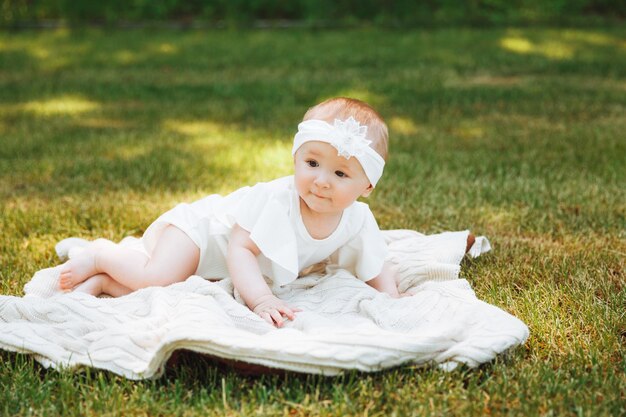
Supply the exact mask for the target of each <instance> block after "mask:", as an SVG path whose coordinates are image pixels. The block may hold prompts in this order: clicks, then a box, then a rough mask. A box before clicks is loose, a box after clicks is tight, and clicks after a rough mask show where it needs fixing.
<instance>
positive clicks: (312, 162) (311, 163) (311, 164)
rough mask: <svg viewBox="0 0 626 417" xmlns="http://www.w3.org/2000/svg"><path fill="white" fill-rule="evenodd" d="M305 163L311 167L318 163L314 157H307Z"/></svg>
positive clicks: (315, 166) (316, 165)
mask: <svg viewBox="0 0 626 417" xmlns="http://www.w3.org/2000/svg"><path fill="white" fill-rule="evenodd" d="M306 163H307V164H308V165H309V166H310V167H312V168H317V167H318V166H319V165H320V164H318V163H317V161H316V160H315V159H309V160H308V161H306Z"/></svg>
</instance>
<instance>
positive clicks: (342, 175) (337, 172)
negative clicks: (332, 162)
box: [335, 171, 347, 178]
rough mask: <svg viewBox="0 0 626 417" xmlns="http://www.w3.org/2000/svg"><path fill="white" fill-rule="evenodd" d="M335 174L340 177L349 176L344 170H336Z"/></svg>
mask: <svg viewBox="0 0 626 417" xmlns="http://www.w3.org/2000/svg"><path fill="white" fill-rule="evenodd" d="M335 175H336V176H338V177H339V178H343V177H347V175H346V173H345V172H343V171H335Z"/></svg>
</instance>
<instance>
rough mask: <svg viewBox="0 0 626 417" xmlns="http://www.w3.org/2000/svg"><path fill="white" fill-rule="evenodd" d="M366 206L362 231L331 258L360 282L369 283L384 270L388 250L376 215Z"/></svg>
mask: <svg viewBox="0 0 626 417" xmlns="http://www.w3.org/2000/svg"><path fill="white" fill-rule="evenodd" d="M364 206H365V209H366V210H365V215H364V216H363V223H362V225H361V228H360V230H359V231H358V232H357V234H356V235H355V236H354V237H353V238H352V239H351V240H349V241H348V243H346V244H345V245H344V246H342V247H341V248H339V249H338V250H337V251H336V252H335V253H334V254H333V255H332V256H331V260H332V261H334V263H336V264H337V265H338V266H339V267H341V268H344V269H347V270H349V271H350V272H352V273H353V274H354V275H355V276H356V277H357V278H359V279H360V280H362V281H369V280H370V279H373V278H376V277H377V276H378V275H379V274H380V271H381V270H382V269H383V264H384V263H385V259H386V258H387V253H388V249H387V244H386V243H385V238H384V236H383V234H382V233H381V231H380V229H379V228H378V224H377V223H376V219H375V218H374V215H373V214H372V212H371V211H370V210H369V208H368V207H367V205H364Z"/></svg>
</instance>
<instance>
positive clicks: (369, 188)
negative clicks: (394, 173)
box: [361, 184, 374, 197]
mask: <svg viewBox="0 0 626 417" xmlns="http://www.w3.org/2000/svg"><path fill="white" fill-rule="evenodd" d="M372 191H374V186H373V185H372V184H370V185H368V186H367V188H366V189H365V191H363V194H361V197H369V195H370V194H372Z"/></svg>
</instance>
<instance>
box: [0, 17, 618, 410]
mask: <svg viewBox="0 0 626 417" xmlns="http://www.w3.org/2000/svg"><path fill="white" fill-rule="evenodd" d="M625 38H626V31H625V30H624V29H619V28H615V29H595V30H593V29H586V30H566V29H558V30H556V29H554V30H551V29H502V30H495V29H494V30H470V29H446V30H430V31H426V30H425V31H410V32H400V31H398V32H394V31H382V30H353V31H329V32H316V31H304V30H302V31H300V30H281V31H243V32H233V31H157V30H155V31H148V30H146V31H92V30H85V31H78V32H67V31H54V32H47V31H41V32H20V33H0V266H1V267H0V293H2V294H8V295H20V294H21V293H22V292H21V291H22V287H23V285H24V283H26V282H27V281H28V280H29V279H30V277H31V276H32V274H33V273H34V272H35V271H37V270H38V269H41V268H44V267H48V266H50V265H51V264H54V263H55V262H56V259H55V255H54V249H53V247H54V244H55V243H56V242H57V241H58V240H60V239H62V238H64V237H67V236H82V237H86V238H95V237H106V238H109V239H114V240H117V239H121V238H122V237H124V236H126V235H131V234H132V235H139V234H140V233H141V232H142V231H143V230H144V228H145V227H146V226H147V225H148V224H149V223H150V222H151V221H152V220H153V219H154V218H155V217H156V216H157V215H158V214H159V213H161V212H163V211H165V210H167V209H168V208H170V207H171V206H173V205H174V204H175V203H176V202H179V201H190V200H194V199H196V198H199V197H201V196H203V195H205V194H209V193H226V192H228V191H230V190H233V189H236V188H238V187H241V186H243V185H247V184H251V183H254V182H257V181H259V180H269V179H272V178H275V177H277V176H280V175H286V174H289V173H290V169H291V167H290V156H289V155H290V154H289V151H290V143H291V137H292V135H293V133H294V129H295V127H296V124H297V122H298V121H299V120H300V118H301V117H302V115H303V113H304V111H305V110H306V109H307V108H308V107H309V106H311V105H313V104H315V103H316V102H319V101H320V100H322V99H325V98H328V97H331V96H337V95H348V96H353V97H356V98H361V99H364V100H366V101H368V102H370V103H371V104H372V105H374V106H375V107H376V108H377V109H379V110H380V112H381V113H382V114H383V116H384V117H385V118H386V119H387V121H388V124H389V126H390V131H391V153H390V156H391V158H390V161H389V164H388V166H387V169H386V173H385V176H384V178H383V180H382V181H381V183H380V184H379V187H377V190H376V192H375V193H374V194H373V195H372V196H371V197H370V198H369V203H370V206H371V207H372V209H373V211H374V212H375V214H376V216H377V218H378V220H379V224H380V225H381V227H382V228H384V229H394V228H411V229H417V230H420V231H423V232H426V233H435V232H440V231H444V230H460V229H464V228H470V229H472V230H473V231H474V232H476V233H477V234H485V235H487V236H488V237H489V238H490V239H491V241H492V243H493V246H494V250H493V252H492V253H491V254H488V255H487V256H485V257H483V258H479V259H478V260H474V261H466V262H465V263H464V265H463V275H464V276H466V277H467V278H468V279H469V280H470V282H471V283H472V285H473V287H474V289H475V290H476V293H477V294H478V296H479V297H480V298H481V299H483V300H485V301H487V302H489V303H492V304H495V305H497V306H500V307H501V308H503V309H505V310H507V311H509V312H511V313H513V314H515V315H516V316H517V317H519V318H520V319H522V320H523V321H524V322H526V323H527V324H528V326H529V328H530V331H531V336H530V339H529V340H528V342H527V343H526V345H525V346H523V347H521V348H519V349H517V350H515V351H514V352H512V353H511V354H510V355H508V356H507V357H501V358H498V359H497V360H496V361H495V362H494V363H490V364H487V365H485V366H483V367H481V368H479V369H475V370H469V369H462V370H460V371H456V372H452V373H444V372H441V371H438V370H436V369H413V368H411V367H403V368H399V369H394V370H390V371H386V372H381V373H378V374H371V375H370V374H358V373H348V374H346V375H344V376H341V377H338V378H323V377H318V376H303V375H296V374H287V375H274V376H264V377H250V376H242V375H240V374H238V373H236V372H234V371H233V370H231V369H229V368H225V367H223V366H217V365H216V364H215V363H213V362H210V361H207V360H206V359H204V358H203V357H201V356H199V355H183V356H182V359H180V360H179V361H178V362H177V363H176V364H172V366H171V367H170V369H169V371H168V373H167V375H166V376H165V377H163V378H161V379H159V380H156V381H139V382H134V381H128V380H125V379H123V378H119V377H117V376H115V375H111V374H109V373H106V372H101V371H96V370H88V371H87V372H86V373H78V374H77V373H70V372H56V371H46V370H43V369H42V368H41V367H40V366H39V365H37V364H36V363H35V362H34V361H33V360H32V359H31V358H28V357H24V356H21V355H16V354H13V353H7V352H2V353H0V412H1V413H4V414H6V415H42V416H43V415H54V414H62V415H67V416H72V415H98V414H108V415H113V414H115V415H184V416H192V415H289V416H292V415H296V416H298V415H303V416H304V415H306V416H309V415H311V416H316V415H336V416H340V415H369V416H390V415H394V414H395V415H397V416H402V415H423V414H433V415H483V414H494V415H575V416H596V415H620V414H621V415H624V414H626V406H625V404H626V396H625V394H624V392H626V381H625V371H626V359H625V357H624V353H625V350H626V349H625V348H624V346H625V342H626V318H625V306H626V289H625V288H624V286H625V281H626V280H625V276H626V274H625V271H624V268H625V266H624V265H625V262H624V261H625V258H626V243H625V240H626V193H625V191H624V190H625V189H626V187H625V186H626V168H625V167H626V136H625V132H626V117H625V114H626V112H625V111H624V110H625V106H626V42H625V41H624V39H625Z"/></svg>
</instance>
